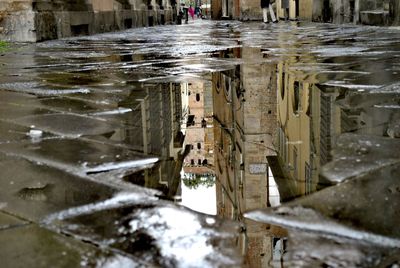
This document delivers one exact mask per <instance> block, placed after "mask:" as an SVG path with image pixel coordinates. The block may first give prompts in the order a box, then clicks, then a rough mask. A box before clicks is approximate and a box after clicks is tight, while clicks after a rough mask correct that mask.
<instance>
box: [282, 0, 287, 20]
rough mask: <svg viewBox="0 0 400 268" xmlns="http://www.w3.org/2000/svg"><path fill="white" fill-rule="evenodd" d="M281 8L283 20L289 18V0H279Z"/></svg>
mask: <svg viewBox="0 0 400 268" xmlns="http://www.w3.org/2000/svg"><path fill="white" fill-rule="evenodd" d="M281 8H283V10H284V16H285V20H288V19H289V0H281Z"/></svg>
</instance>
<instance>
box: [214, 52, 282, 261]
mask: <svg viewBox="0 0 400 268" xmlns="http://www.w3.org/2000/svg"><path fill="white" fill-rule="evenodd" d="M260 56H261V57H263V54H262V51H261V49H259V48H245V49H240V48H235V49H230V50H228V51H225V52H221V54H220V57H223V58H242V59H246V61H247V62H255V63H254V64H246V65H243V66H242V65H239V66H236V68H234V69H231V70H226V71H222V72H217V73H214V74H213V79H212V81H213V101H214V105H213V106H214V138H215V150H214V151H215V154H214V157H215V172H216V176H217V184H216V188H217V213H218V215H219V216H221V217H224V218H229V219H233V220H237V221H239V222H240V223H241V224H242V231H243V236H242V238H241V240H240V241H238V246H239V247H240V248H241V249H242V253H243V254H244V256H245V259H246V265H248V266H249V267H267V266H268V265H269V263H270V261H271V260H272V259H273V252H274V245H276V244H279V243H277V241H280V239H281V238H282V237H284V236H285V231H284V230H282V229H280V228H277V227H275V226H270V225H267V224H259V223H256V222H253V221H250V220H247V219H245V218H244V217H243V213H244V212H245V211H248V210H252V209H256V208H265V207H268V206H271V199H270V192H271V193H272V192H274V194H275V193H276V192H277V191H274V190H276V189H274V188H275V187H276V186H275V181H274V178H273V176H272V174H271V173H270V169H269V165H268V162H267V158H268V157H276V150H275V149H274V144H273V141H274V139H275V136H276V134H275V133H276V128H277V120H276V116H277V113H276V111H277V106H276V85H277V83H276V82H275V76H276V67H275V65H274V64H270V63H262V64H260V63H259V60H258V59H259V58H260ZM271 196H272V195H271ZM275 197H276V196H275ZM275 249H276V248H275ZM275 256H276V255H275Z"/></svg>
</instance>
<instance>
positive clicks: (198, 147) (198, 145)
mask: <svg viewBox="0 0 400 268" xmlns="http://www.w3.org/2000/svg"><path fill="white" fill-rule="evenodd" d="M197 149H199V150H200V149H201V143H200V142H198V143H197Z"/></svg>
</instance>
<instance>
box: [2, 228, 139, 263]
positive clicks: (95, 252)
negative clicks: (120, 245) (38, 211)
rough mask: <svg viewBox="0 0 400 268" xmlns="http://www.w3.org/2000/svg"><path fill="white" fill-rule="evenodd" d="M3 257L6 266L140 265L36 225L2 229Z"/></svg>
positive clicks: (130, 259)
mask: <svg viewBox="0 0 400 268" xmlns="http://www.w3.org/2000/svg"><path fill="white" fill-rule="evenodd" d="M0 244H1V250H0V260H1V267H4V268H26V267H35V268H48V267H55V268H58V267H60V268H61V267H64V268H65V267H109V265H116V266H113V267H138V262H136V261H134V260H133V259H132V258H127V257H125V256H123V255H120V254H118V253H114V252H110V251H103V250H101V249H99V248H96V247H94V246H93V245H90V244H87V243H82V242H81V241H79V240H76V239H74V238H71V237H66V236H63V235H60V234H57V233H54V232H51V231H48V230H46V229H44V228H41V227H39V226H37V225H36V224H30V225H27V226H22V227H18V228H10V229H6V230H0Z"/></svg>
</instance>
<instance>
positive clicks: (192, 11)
mask: <svg viewBox="0 0 400 268" xmlns="http://www.w3.org/2000/svg"><path fill="white" fill-rule="evenodd" d="M189 14H190V17H192V20H194V9H193V7H192V5H190V6H189Z"/></svg>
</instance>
